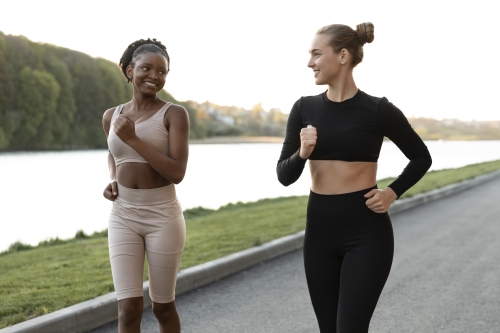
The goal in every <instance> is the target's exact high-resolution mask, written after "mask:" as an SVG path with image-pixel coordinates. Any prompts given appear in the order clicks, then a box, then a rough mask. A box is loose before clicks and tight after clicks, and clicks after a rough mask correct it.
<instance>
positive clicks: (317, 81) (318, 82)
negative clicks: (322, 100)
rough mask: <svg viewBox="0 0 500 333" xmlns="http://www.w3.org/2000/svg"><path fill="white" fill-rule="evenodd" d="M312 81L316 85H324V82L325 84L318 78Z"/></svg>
mask: <svg viewBox="0 0 500 333" xmlns="http://www.w3.org/2000/svg"><path fill="white" fill-rule="evenodd" d="M314 83H315V84H316V85H317V86H322V85H325V84H326V82H323V81H321V80H320V79H316V80H314Z"/></svg>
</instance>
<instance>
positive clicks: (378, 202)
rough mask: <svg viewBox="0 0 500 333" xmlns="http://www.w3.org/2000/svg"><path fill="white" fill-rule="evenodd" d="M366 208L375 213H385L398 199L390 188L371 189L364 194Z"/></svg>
mask: <svg viewBox="0 0 500 333" xmlns="http://www.w3.org/2000/svg"><path fill="white" fill-rule="evenodd" d="M365 198H369V199H368V200H366V206H368V208H370V209H371V210H373V211H374V212H375V213H385V212H387V210H388V209H389V207H390V206H391V204H392V203H393V202H394V200H396V199H397V198H398V196H397V195H396V193H395V192H394V191H393V190H392V188H390V187H386V188H384V189H383V190H379V189H373V190H371V191H370V192H368V193H366V194H365Z"/></svg>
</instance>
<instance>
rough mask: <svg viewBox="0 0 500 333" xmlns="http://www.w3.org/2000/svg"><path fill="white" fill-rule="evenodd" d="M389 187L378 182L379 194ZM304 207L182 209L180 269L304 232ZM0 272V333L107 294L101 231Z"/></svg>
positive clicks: (25, 253)
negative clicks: (183, 235)
mask: <svg viewBox="0 0 500 333" xmlns="http://www.w3.org/2000/svg"><path fill="white" fill-rule="evenodd" d="M498 169H500V160H499V161H493V162H486V163H480V164H475V165H470V166H466V167H463V168H458V169H446V170H439V171H432V172H429V173H427V174H426V175H425V177H424V178H423V179H422V180H421V181H420V182H419V183H418V184H416V185H415V186H414V187H413V188H412V189H410V190H409V191H408V192H407V193H405V194H404V195H403V198H404V197H408V196H412V195H415V194H417V193H421V192H426V191H430V190H432V189H435V188H439V187H442V186H445V185H448V184H452V183H455V182H458V181H461V180H464V179H468V178H472V177H475V176H477V175H480V174H484V173H488V172H491V171H494V170H498ZM390 182H391V179H383V180H380V181H379V182H378V183H379V188H383V187H385V186H386V185H388V184H389V183H390ZM306 204H307V197H306V196H302V197H286V198H276V199H264V200H259V201H257V202H251V203H237V204H229V205H226V206H224V207H221V208H219V209H218V210H211V209H205V208H201V207H198V208H193V209H189V210H186V211H185V213H184V215H185V217H186V225H187V239H186V246H185V249H184V254H183V258H182V262H181V269H183V268H187V267H191V266H194V265H197V264H200V263H203V262H206V261H209V260H213V259H216V258H220V257H222V256H225V255H228V254H231V253H234V252H236V251H241V250H244V249H247V248H250V247H253V246H256V245H259V244H262V243H265V242H268V241H271V240H273V239H276V238H278V237H281V236H285V235H289V234H292V233H295V232H298V231H300V230H302V229H303V228H304V225H305V222H304V221H305V217H306ZM0 272H1V274H0V299H1V303H0V328H2V327H6V326H9V325H13V324H15V323H18V322H21V321H24V320H27V319H30V318H33V317H36V316H39V315H43V314H46V313H49V312H52V311H55V310H58V309H61V308H63V307H66V306H69V305H72V304H75V303H78V302H82V301H85V300H88V299H91V298H94V297H97V296H100V295H103V294H106V293H109V292H111V291H113V281H112V278H111V269H110V265H109V259H108V247H107V231H102V232H97V233H94V234H92V235H85V233H83V232H82V231H78V232H77V233H76V236H75V238H73V239H69V240H61V239H58V238H55V239H49V240H46V241H42V242H40V244H39V245H38V246H35V247H34V246H30V245H26V244H22V243H20V242H16V243H14V244H12V245H11V246H10V247H9V249H8V250H7V251H5V252H3V253H0ZM147 278H148V277H147V268H146V267H145V270H144V279H145V280H147Z"/></svg>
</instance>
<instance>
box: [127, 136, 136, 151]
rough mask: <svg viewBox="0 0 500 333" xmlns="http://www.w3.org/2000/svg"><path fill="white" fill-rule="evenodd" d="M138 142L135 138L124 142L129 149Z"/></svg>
mask: <svg viewBox="0 0 500 333" xmlns="http://www.w3.org/2000/svg"><path fill="white" fill-rule="evenodd" d="M138 141H139V138H138V137H137V136H134V137H133V138H131V139H129V140H127V141H125V143H126V144H127V145H129V146H130V147H131V148H134V146H135V145H137V142H138Z"/></svg>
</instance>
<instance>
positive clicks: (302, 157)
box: [297, 148, 309, 160]
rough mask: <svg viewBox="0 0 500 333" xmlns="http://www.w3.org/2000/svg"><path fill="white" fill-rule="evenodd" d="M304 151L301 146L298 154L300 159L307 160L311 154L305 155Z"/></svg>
mask: <svg viewBox="0 0 500 333" xmlns="http://www.w3.org/2000/svg"><path fill="white" fill-rule="evenodd" d="M302 152H303V150H302V149H301V148H299V151H298V154H297V155H298V156H299V158H300V159H302V160H307V159H308V158H309V156H303V155H302Z"/></svg>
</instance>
